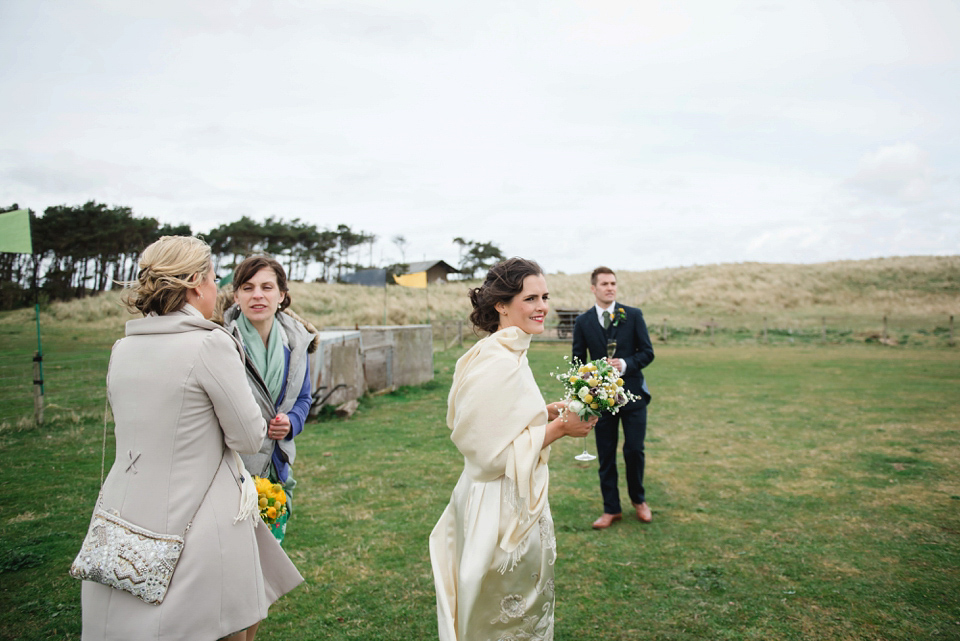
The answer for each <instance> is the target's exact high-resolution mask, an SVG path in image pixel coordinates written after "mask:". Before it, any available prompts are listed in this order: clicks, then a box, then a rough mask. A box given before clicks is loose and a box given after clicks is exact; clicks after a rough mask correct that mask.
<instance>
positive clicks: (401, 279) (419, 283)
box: [393, 272, 427, 289]
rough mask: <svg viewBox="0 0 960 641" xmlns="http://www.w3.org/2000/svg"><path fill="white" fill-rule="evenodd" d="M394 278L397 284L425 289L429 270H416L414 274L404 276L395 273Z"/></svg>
mask: <svg viewBox="0 0 960 641" xmlns="http://www.w3.org/2000/svg"><path fill="white" fill-rule="evenodd" d="M393 280H394V281H396V283H397V285H403V286H404V287H419V288H420V289H423V288H425V287H426V286H427V272H414V273H413V274H404V275H403V276H397V275H396V274H394V275H393Z"/></svg>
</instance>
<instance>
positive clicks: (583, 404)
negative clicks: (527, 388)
mask: <svg viewBox="0 0 960 641" xmlns="http://www.w3.org/2000/svg"><path fill="white" fill-rule="evenodd" d="M564 359H566V356H564ZM555 376H556V378H557V380H558V381H560V382H561V383H563V388H564V400H565V401H568V402H567V409H568V410H570V411H571V412H574V413H576V415H577V416H579V417H580V418H581V419H586V418H587V417H589V416H600V415H601V414H602V413H604V412H610V413H611V414H616V413H617V412H618V411H620V408H621V407H623V406H624V405H626V404H627V403H629V402H630V401H634V400H636V399H637V396H636V394H633V393H632V392H628V391H627V390H625V389H623V379H622V378H620V372H619V370H617V368H616V367H614V366H613V365H610V364H609V363H607V362H606V361H605V360H603V359H597V360H595V361H590V362H589V363H580V361H579V360H577V359H573V363H572V365H571V366H570V369H568V370H567V371H565V372H560V373H558V374H556V375H555Z"/></svg>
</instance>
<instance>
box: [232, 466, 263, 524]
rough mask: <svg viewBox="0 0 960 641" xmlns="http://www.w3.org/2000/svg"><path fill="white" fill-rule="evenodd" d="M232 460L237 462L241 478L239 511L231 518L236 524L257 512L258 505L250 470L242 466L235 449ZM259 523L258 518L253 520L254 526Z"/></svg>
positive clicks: (255, 487)
mask: <svg viewBox="0 0 960 641" xmlns="http://www.w3.org/2000/svg"><path fill="white" fill-rule="evenodd" d="M233 460H234V461H235V462H236V464H237V471H238V472H239V473H240V478H241V479H243V480H242V482H241V483H240V511H239V512H237V516H236V518H234V519H233V522H234V524H237V523H239V522H240V521H243V520H246V519H248V518H250V517H252V516H253V515H254V514H257V513H259V509H258V508H259V505H258V503H257V500H258V498H257V486H256V484H255V483H254V482H253V477H252V476H250V472H248V471H247V468H246V467H244V466H243V461H242V460H241V459H240V455H239V454H237V452H236V450H234V451H233ZM259 523H260V519H254V520H253V526H254V527H256V526H257V524H259Z"/></svg>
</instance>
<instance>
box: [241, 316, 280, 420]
mask: <svg viewBox="0 0 960 641" xmlns="http://www.w3.org/2000/svg"><path fill="white" fill-rule="evenodd" d="M237 327H239V328H240V336H242V337H243V346H244V347H246V348H247V356H248V357H249V358H250V360H251V361H253V366H254V367H256V368H257V371H258V372H260V378H262V379H263V382H264V383H266V384H267V391H268V392H270V398H272V399H273V402H274V403H276V402H277V401H278V400H280V389H281V388H282V387H283V370H284V358H283V339H281V338H280V331H281V330H280V323H279V322H278V321H277V319H276V318H274V319H273V326H272V327H271V328H270V336H269V337H268V338H267V344H266V345H264V344H263V339H262V338H260V333H259V332H257V328H256V327H254V326H253V324H252V323H251V322H250V321H248V320H247V317H246V316H244V315H243V313H242V312H241V313H240V314H239V315H238V316H237Z"/></svg>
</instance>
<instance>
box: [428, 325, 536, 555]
mask: <svg viewBox="0 0 960 641" xmlns="http://www.w3.org/2000/svg"><path fill="white" fill-rule="evenodd" d="M530 339H531V336H530V334H527V333H525V332H523V331H521V330H520V329H519V328H517V327H508V328H506V329H502V330H500V331H498V332H496V333H495V334H491V335H490V336H487V337H486V338H484V339H481V340H480V341H478V342H477V344H476V345H474V346H473V347H472V348H471V349H470V350H469V351H468V352H467V353H466V354H464V355H463V356H461V357H460V360H458V361H457V367H456V370H455V372H454V376H453V386H452V387H451V388H450V397H449V399H448V404H447V427H449V428H450V429H451V430H452V431H453V433H452V434H451V437H450V438H451V439H452V440H453V442H454V443H455V444H456V446H457V449H459V450H460V453H461V454H463V457H464V471H465V473H467V474H468V475H469V476H470V477H471V478H472V479H474V480H476V481H479V482H488V481H493V480H496V479H498V478H500V477H505V485H504V490H503V491H504V499H506V500H508V501H509V502H510V504H511V506H512V507H513V517H512V519H511V520H510V522H509V523H506V524H504V525H505V526H506V527H505V528H503V529H502V530H501V531H502V532H503V537H502V538H501V540H500V548H501V549H502V550H503V551H504V552H507V553H508V555H510V556H511V557H512V558H514V559H515V558H516V557H517V556H518V555H519V554H520V553H522V550H520V549H518V548H519V546H520V544H521V543H522V542H523V541H524V539H525V538H526V537H527V535H528V534H530V531H531V530H532V529H533V527H534V526H535V525H536V524H537V522H538V521H539V519H540V515H541V513H542V512H543V509H544V507H545V506H546V505H547V488H548V485H549V481H550V472H549V470H548V468H547V461H548V460H549V458H550V448H549V447H547V448H543V439H544V436H545V435H546V423H547V408H546V404H545V403H544V400H543V396H542V395H541V394H540V388H539V387H537V383H536V381H535V380H534V378H533V373H532V372H531V371H530V366H529V364H528V363H527V348H528V347H530Z"/></svg>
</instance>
